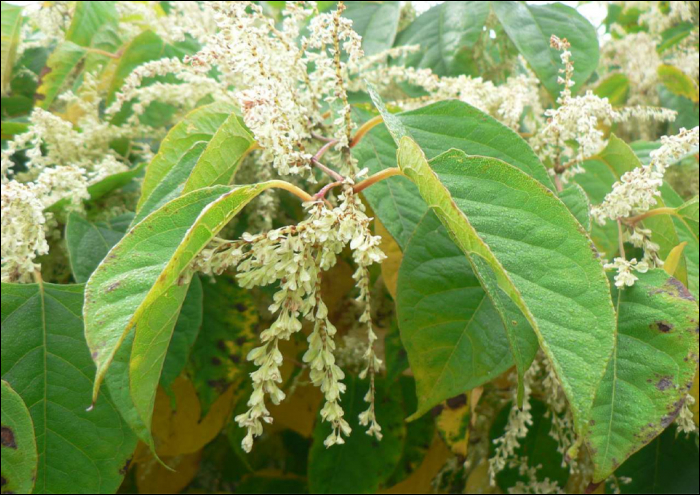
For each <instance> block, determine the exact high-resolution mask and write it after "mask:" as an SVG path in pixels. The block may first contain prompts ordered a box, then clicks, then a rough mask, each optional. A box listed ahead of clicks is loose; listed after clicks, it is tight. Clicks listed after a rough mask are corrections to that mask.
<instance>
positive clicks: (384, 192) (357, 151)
mask: <svg viewBox="0 0 700 495" xmlns="http://www.w3.org/2000/svg"><path fill="white" fill-rule="evenodd" d="M375 104H376V105H377V106H378V108H380V110H381V111H382V116H383V118H384V121H385V122H386V123H387V126H383V125H382V126H378V127H377V128H376V129H374V130H372V131H371V132H370V133H368V134H367V135H366V136H365V137H364V138H363V140H362V141H361V142H360V144H359V145H358V146H356V147H355V148H354V149H353V155H354V156H355V157H356V158H357V159H358V160H359V162H360V163H361V164H362V166H363V167H368V168H369V169H370V172H372V173H376V172H379V171H381V170H383V169H385V168H390V167H396V148H397V145H396V144H395V142H394V141H395V140H396V139H397V138H400V136H399V134H400V135H408V136H411V137H412V138H413V139H414V140H415V141H416V142H417V143H418V144H419V145H420V146H421V147H423V149H424V151H425V153H426V155H427V156H428V157H429V158H433V157H435V156H437V155H439V154H440V153H443V152H445V151H447V150H449V149H451V148H455V149H459V150H462V151H464V152H465V153H467V154H469V155H481V156H490V157H493V158H498V159H500V160H503V161H505V162H507V163H510V164H511V165H513V166H515V167H517V168H519V169H521V170H523V171H524V172H525V173H527V174H528V175H530V176H532V177H534V178H535V179H537V180H538V181H539V182H541V183H542V184H543V185H544V186H545V187H547V188H549V189H552V190H553V189H554V186H553V185H552V181H551V179H550V177H549V174H548V173H547V170H546V169H545V167H544V166H543V165H542V163H541V162H540V161H539V159H538V158H537V156H536V155H535V153H534V152H533V151H532V149H531V148H530V147H529V146H528V144H527V143H526V142H525V141H524V140H523V139H522V138H521V137H520V136H518V134H517V133H516V132H514V131H513V130H512V129H510V128H508V127H506V126H504V125H503V124H501V123H500V122H498V121H497V120H496V119H494V118H492V117H490V116H489V115H487V114H485V113H483V112H482V111H480V110H478V109H476V108H474V107H472V106H471V105H468V104H467V103H464V102H461V101H456V100H451V101H443V102H438V103H434V104H432V105H427V106H425V107H422V108H419V109H416V110H412V111H409V112H403V113H400V114H390V113H388V112H387V111H386V109H385V108H384V106H383V103H382V102H381V100H380V99H378V97H375ZM387 127H388V128H389V132H388V131H387ZM392 134H393V135H394V136H393V139H392ZM364 194H365V197H366V198H367V200H368V201H369V203H370V204H371V206H372V209H373V210H374V212H375V213H376V214H377V216H378V217H379V219H380V220H381V221H382V223H383V224H384V226H385V227H386V228H387V230H388V231H389V232H390V233H391V235H392V236H393V237H394V239H395V240H396V242H397V243H398V244H399V246H401V248H402V249H403V248H405V247H406V244H407V243H408V240H409V239H410V237H411V235H412V234H413V230H414V229H415V227H416V225H417V224H418V222H419V221H420V219H421V218H422V217H423V214H424V213H425V211H426V206H425V203H424V202H423V201H422V200H421V199H420V194H419V193H418V190H417V189H416V187H415V185H414V184H412V183H411V182H410V181H409V180H407V179H406V178H405V177H400V176H397V177H392V178H390V179H387V180H385V181H382V182H379V183H377V184H375V185H374V186H372V187H371V188H369V189H367V190H366V191H365V192H364Z"/></svg>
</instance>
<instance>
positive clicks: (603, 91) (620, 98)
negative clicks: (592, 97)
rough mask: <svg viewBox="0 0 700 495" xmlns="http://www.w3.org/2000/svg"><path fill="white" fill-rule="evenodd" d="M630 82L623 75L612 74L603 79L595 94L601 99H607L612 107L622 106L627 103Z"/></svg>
mask: <svg viewBox="0 0 700 495" xmlns="http://www.w3.org/2000/svg"><path fill="white" fill-rule="evenodd" d="M629 90H630V81H629V79H627V76H626V75H624V74H621V73H618V74H612V75H611V76H608V77H607V78H605V79H603V80H602V81H601V82H600V83H599V84H598V86H596V88H595V89H594V90H593V92H594V93H595V94H596V95H597V96H600V97H601V98H607V99H608V100H609V101H610V104H611V105H622V104H624V103H625V102H626V101H627V94H628V93H629Z"/></svg>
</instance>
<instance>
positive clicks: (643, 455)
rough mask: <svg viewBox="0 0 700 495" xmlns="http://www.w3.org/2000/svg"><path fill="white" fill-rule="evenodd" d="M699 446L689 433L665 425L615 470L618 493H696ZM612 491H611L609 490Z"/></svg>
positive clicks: (698, 478)
mask: <svg viewBox="0 0 700 495" xmlns="http://www.w3.org/2000/svg"><path fill="white" fill-rule="evenodd" d="M699 460H700V458H699V456H698V446H697V443H696V439H695V438H693V437H692V436H687V435H678V434H677V432H676V431H675V429H674V428H668V429H666V431H664V432H663V433H662V434H661V435H659V437H657V438H656V440H654V441H653V442H652V443H650V444H649V445H647V446H646V447H644V448H643V449H642V450H640V451H639V452H637V453H636V454H634V455H633V456H632V457H631V458H630V459H629V460H628V461H627V462H626V463H624V464H623V465H622V466H621V467H620V469H618V470H617V472H616V473H615V474H616V476H617V477H618V479H620V478H628V479H629V480H630V482H629V483H628V484H627V483H622V482H620V483H618V484H619V486H620V492H621V493H669V494H675V493H698V488H699V487H700V477H699V476H698V461H699ZM610 493H612V492H610Z"/></svg>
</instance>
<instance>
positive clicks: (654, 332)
mask: <svg viewBox="0 0 700 495" xmlns="http://www.w3.org/2000/svg"><path fill="white" fill-rule="evenodd" d="M638 276H639V280H637V282H636V283H635V285H634V286H633V287H630V288H625V289H624V290H622V291H618V292H617V294H613V297H614V299H615V300H617V318H618V327H617V338H616V340H617V342H616V346H615V351H614V352H613V356H612V359H611V360H610V362H609V363H608V366H607V371H606V373H605V378H604V379H603V381H602V382H601V383H600V387H599V388H598V392H597V394H596V399H595V403H594V405H593V409H592V411H591V418H590V419H591V426H590V428H589V431H588V437H587V438H586V442H587V444H588V446H589V451H590V452H591V456H592V459H593V463H594V465H595V474H594V476H593V481H594V482H600V481H604V480H605V479H606V478H607V477H608V476H609V475H610V474H612V473H613V471H615V469H617V468H618V467H619V465H620V464H622V463H623V462H624V461H625V460H626V459H627V458H628V457H629V456H631V455H632V454H633V453H635V452H636V451H638V450H639V449H641V448H642V447H643V446H644V445H646V444H648V443H649V442H651V441H652V440H653V439H654V438H655V437H656V436H657V435H658V434H659V433H661V432H662V431H663V430H664V429H665V428H667V427H668V426H669V425H670V424H671V423H672V422H673V421H674V420H675V419H676V416H677V415H678V413H679V412H680V410H681V408H682V407H683V404H685V397H686V395H687V394H688V392H689V391H690V388H691V386H692V384H693V379H694V378H695V370H696V367H697V361H698V356H697V348H698V334H697V333H696V331H697V326H698V306H697V304H696V302H695V300H694V298H693V296H692V295H691V294H690V293H689V292H688V290H687V289H686V288H685V287H684V286H683V285H682V284H681V283H680V282H678V281H677V280H676V279H674V278H669V276H668V275H667V274H666V273H665V272H664V271H663V270H654V271H651V272H648V273H645V274H639V275H638Z"/></svg>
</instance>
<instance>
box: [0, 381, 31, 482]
mask: <svg viewBox="0 0 700 495" xmlns="http://www.w3.org/2000/svg"><path fill="white" fill-rule="evenodd" d="M37 462H38V457H37V453H36V438H35V437H34V424H33V423H32V417H31V416H30V415H29V410H28V409H27V406H26V405H25V404H24V401H23V400H22V397H20V396H19V395H18V394H17V392H15V391H14V390H12V387H11V386H10V384H9V383H7V382H6V381H5V380H3V381H2V493H31V491H32V488H33V487H34V480H35V478H36V467H37Z"/></svg>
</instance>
